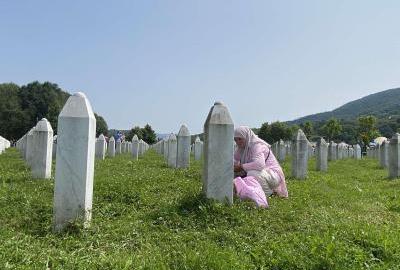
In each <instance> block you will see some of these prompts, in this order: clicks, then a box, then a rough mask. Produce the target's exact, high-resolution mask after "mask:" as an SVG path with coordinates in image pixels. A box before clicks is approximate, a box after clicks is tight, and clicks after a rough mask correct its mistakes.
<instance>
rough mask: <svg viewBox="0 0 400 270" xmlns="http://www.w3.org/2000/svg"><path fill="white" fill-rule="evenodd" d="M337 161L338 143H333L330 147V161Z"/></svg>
mask: <svg viewBox="0 0 400 270" xmlns="http://www.w3.org/2000/svg"><path fill="white" fill-rule="evenodd" d="M336 159H337V153H336V143H335V142H334V141H331V142H330V143H329V145H328V160H329V161H334V160H336Z"/></svg>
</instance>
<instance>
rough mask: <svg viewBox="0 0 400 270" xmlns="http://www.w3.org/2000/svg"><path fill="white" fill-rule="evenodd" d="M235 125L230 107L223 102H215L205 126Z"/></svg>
mask: <svg viewBox="0 0 400 270" xmlns="http://www.w3.org/2000/svg"><path fill="white" fill-rule="evenodd" d="M210 124H213V125H233V121H232V118H231V115H230V113H229V111H228V108H227V107H226V106H225V105H224V104H222V102H215V103H214V106H212V107H211V109H210V112H209V113H208V116H207V119H206V122H205V123H204V126H207V125H210Z"/></svg>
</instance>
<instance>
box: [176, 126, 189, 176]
mask: <svg viewBox="0 0 400 270" xmlns="http://www.w3.org/2000/svg"><path fill="white" fill-rule="evenodd" d="M177 144H178V146H177V154H176V155H177V156H176V167H177V168H187V167H189V163H190V161H189V160H190V133H189V129H188V127H187V126H186V125H185V124H183V125H182V126H181V128H180V129H179V133H178V138H177Z"/></svg>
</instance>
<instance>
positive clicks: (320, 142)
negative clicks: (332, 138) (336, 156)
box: [317, 137, 327, 145]
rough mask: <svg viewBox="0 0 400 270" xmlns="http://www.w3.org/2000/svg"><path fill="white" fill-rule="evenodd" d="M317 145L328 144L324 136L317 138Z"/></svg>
mask: <svg viewBox="0 0 400 270" xmlns="http://www.w3.org/2000/svg"><path fill="white" fill-rule="evenodd" d="M317 145H327V143H326V141H325V140H324V138H322V137H320V138H318V139H317Z"/></svg>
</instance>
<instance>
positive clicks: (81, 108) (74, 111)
mask: <svg viewBox="0 0 400 270" xmlns="http://www.w3.org/2000/svg"><path fill="white" fill-rule="evenodd" d="M58 117H59V118H63V117H78V118H87V117H89V118H93V119H95V117H94V114H93V110H92V106H91V105H90V103H89V101H88V99H87V98H86V96H85V94H84V93H81V92H78V93H75V94H74V95H72V96H70V97H69V98H68V100H67V102H66V103H65V105H64V108H63V109H62V111H61V112H60V115H59V116H58Z"/></svg>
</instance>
